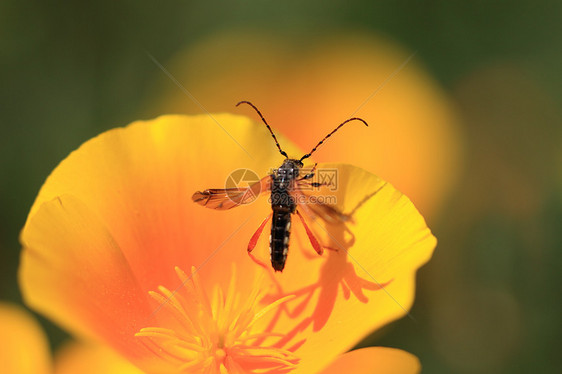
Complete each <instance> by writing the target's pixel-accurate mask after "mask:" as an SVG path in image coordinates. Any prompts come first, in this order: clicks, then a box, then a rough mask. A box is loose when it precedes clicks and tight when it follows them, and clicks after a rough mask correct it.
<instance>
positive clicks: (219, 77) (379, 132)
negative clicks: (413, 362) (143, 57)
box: [154, 30, 462, 217]
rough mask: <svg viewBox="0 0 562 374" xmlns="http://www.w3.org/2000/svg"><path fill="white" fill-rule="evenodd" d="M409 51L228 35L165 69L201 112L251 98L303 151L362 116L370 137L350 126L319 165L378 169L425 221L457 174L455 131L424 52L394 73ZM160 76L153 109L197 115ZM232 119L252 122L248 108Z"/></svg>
mask: <svg viewBox="0 0 562 374" xmlns="http://www.w3.org/2000/svg"><path fill="white" fill-rule="evenodd" d="M289 43H290V44H289ZM410 53H411V52H410V51H406V50H404V49H403V48H402V47H401V46H399V45H398V44H397V43H394V42H392V41H391V40H388V39H384V38H382V37H377V36H375V35H372V34H366V33H360V32H356V33H334V34H331V35H328V36H325V37H323V38H320V39H306V40H301V39H299V40H298V41H296V40H288V39H286V38H275V37H272V36H270V35H263V33H251V32H241V31H239V30H228V31H226V32H225V33H222V34H218V35H214V36H213V37H210V38H208V39H206V40H203V41H201V42H199V43H198V44H196V45H193V46H190V48H189V49H188V50H186V51H185V52H184V53H182V54H181V55H178V56H177V57H176V58H175V59H173V60H172V61H171V62H170V63H164V65H165V66H166V67H167V68H168V70H169V71H170V72H171V73H172V74H173V75H174V76H175V77H176V78H177V80H178V81H179V82H181V84H183V85H184V86H185V87H186V88H187V89H188V90H189V91H190V92H191V93H192V94H193V95H194V96H195V98H196V99H197V100H198V101H199V102H200V103H201V104H202V105H203V107H204V108H205V109H206V110H209V111H212V112H217V111H219V112H220V111H229V112H230V111H233V110H234V104H236V103H237V102H238V101H240V100H250V101H252V102H253V103H254V104H256V105H257V106H258V107H259V108H260V109H261V111H262V112H263V114H264V115H265V117H266V119H267V120H268V122H269V123H270V124H271V125H272V126H274V127H276V128H277V129H279V130H280V131H281V132H283V133H284V134H285V135H287V136H288V137H289V138H290V139H291V140H292V141H294V142H295V143H296V144H297V145H298V146H299V147H301V148H303V149H305V150H308V149H309V148H310V147H311V146H312V145H314V144H315V142H317V141H318V140H320V139H319V138H321V137H322V136H324V135H325V134H326V133H328V132H329V131H330V130H332V129H333V128H334V127H335V126H336V125H337V124H338V123H340V122H342V121H343V120H345V119H347V118H349V117H351V116H359V117H362V118H364V119H365V120H367V122H368V123H369V125H370V126H371V128H370V129H369V131H363V129H362V128H360V126H356V127H355V128H354V126H350V127H351V128H348V129H346V130H345V131H342V132H341V133H340V134H338V138H337V140H336V141H334V142H333V143H332V144H330V146H329V147H324V148H322V149H320V150H319V151H318V152H317V153H316V155H315V158H316V160H317V161H322V162H345V163H351V164H353V165H356V166H360V167H362V168H364V169H366V170H368V171H371V172H374V173H376V174H377V175H379V176H381V177H383V178H384V179H385V180H387V181H389V182H391V183H392V184H393V185H395V186H396V187H397V188H398V189H399V190H400V191H402V192H403V193H405V194H406V195H407V196H409V197H410V198H411V199H412V201H413V202H414V203H415V204H416V206H417V207H418V208H419V209H420V211H421V212H422V213H423V214H424V216H426V217H427V216H429V217H431V216H435V215H436V214H437V213H438V212H439V210H440V208H441V206H442V203H443V202H445V201H446V197H447V193H448V192H449V191H451V188H452V186H454V183H455V182H456V181H457V180H458V176H460V174H459V170H461V166H462V162H461V158H462V157H461V156H462V155H461V139H460V135H459V133H460V128H459V123H458V122H459V121H458V118H457V116H456V113H455V111H454V107H453V105H452V103H451V102H450V100H449V99H448V98H447V96H446V93H445V92H444V91H443V90H442V89H441V88H440V87H439V85H438V83H437V82H436V81H435V80H434V79H433V78H432V77H431V76H430V75H429V74H428V73H427V72H426V71H425V70H424V68H423V67H422V66H420V62H421V61H423V54H418V55H416V57H415V58H413V59H411V60H409V62H408V63H407V64H406V65H405V66H403V68H402V69H399V68H400V66H402V65H403V64H404V63H405V62H406V61H407V60H408V58H409V57H410ZM158 76H159V78H160V81H159V87H161V88H160V89H159V91H161V92H163V93H162V94H161V95H160V98H161V100H160V101H159V102H158V103H156V104H155V105H154V106H155V107H156V108H155V110H154V111H155V112H157V113H161V112H165V113H200V112H201V108H199V107H198V106H197V105H196V104H195V103H193V102H192V101H191V100H190V99H189V98H188V97H187V96H186V95H185V94H184V93H183V91H182V90H180V89H178V87H176V86H175V85H174V84H173V83H172V82H171V81H170V80H169V79H168V77H167V76H165V75H164V74H159V75H158ZM389 79H390V80H389ZM375 92H376V94H375V95H374V96H372V97H371V95H372V94H373V93H375ZM154 96H155V97H158V95H154ZM369 98H370V99H369ZM237 113H240V114H247V115H250V116H252V118H255V114H254V113H253V112H251V110H249V109H247V108H240V109H238V110H237Z"/></svg>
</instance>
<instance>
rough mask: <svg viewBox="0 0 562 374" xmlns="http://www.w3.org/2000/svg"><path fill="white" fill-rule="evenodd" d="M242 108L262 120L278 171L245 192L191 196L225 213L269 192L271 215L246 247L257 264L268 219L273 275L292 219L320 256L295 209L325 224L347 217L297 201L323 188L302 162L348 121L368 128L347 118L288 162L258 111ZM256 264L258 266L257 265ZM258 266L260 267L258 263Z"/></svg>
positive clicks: (214, 191) (315, 241)
mask: <svg viewBox="0 0 562 374" xmlns="http://www.w3.org/2000/svg"><path fill="white" fill-rule="evenodd" d="M241 104H247V105H249V106H251V107H252V108H253V109H254V110H255V111H256V113H257V114H258V115H259V117H260V118H261V120H262V122H263V123H264V124H265V126H266V127H267V129H268V130H269V132H270V133H271V136H272V137H273V140H274V141H275V145H276V146H277V148H278V150H279V152H280V153H281V155H283V156H284V157H285V160H284V161H283V163H282V164H281V166H279V167H278V168H277V169H274V170H273V172H272V173H271V174H270V175H268V176H266V177H264V178H262V179H261V180H260V181H259V182H256V183H254V184H252V185H250V186H248V187H246V188H222V189H206V190H204V191H197V192H195V193H194V194H193V196H192V199H193V201H194V202H196V203H197V204H200V205H202V206H205V207H207V208H211V209H218V210H226V209H231V208H235V207H237V206H240V205H243V204H248V203H250V202H252V201H253V200H254V198H255V197H256V196H257V195H259V194H260V193H262V192H265V191H271V198H270V201H271V210H272V213H271V214H269V215H268V217H266V218H265V219H264V221H263V222H262V223H261V224H260V226H259V227H258V229H257V230H256V232H255V233H254V235H253V236H252V238H251V239H250V242H249V243H248V254H250V256H251V257H252V259H254V261H256V262H258V261H257V260H256V259H255V258H254V257H253V256H252V255H251V252H252V250H253V249H254V247H255V246H256V244H257V242H258V239H259V237H260V235H261V233H262V232H263V229H264V227H265V225H266V224H267V222H268V221H269V220H270V219H271V235H270V237H269V249H270V257H271V265H272V267H273V269H274V270H275V271H279V272H281V271H283V269H284V268H285V263H286V261H287V254H288V251H289V239H290V235H291V223H292V220H291V218H292V215H293V214H296V215H297V216H298V217H299V218H300V220H301V222H302V224H303V226H304V228H305V231H306V234H307V236H308V238H309V240H310V243H311V244H312V247H313V248H314V250H315V251H316V252H317V253H318V254H319V255H322V253H323V247H322V245H321V244H320V243H319V242H318V239H316V237H315V236H314V234H313V233H312V231H311V230H310V228H309V227H308V225H307V224H306V221H305V219H304V217H303V216H302V214H301V212H300V211H299V209H298V207H299V206H300V207H302V208H303V210H307V212H308V213H309V214H311V215H316V216H319V217H320V218H323V219H324V220H327V221H334V220H335V221H345V220H346V219H347V218H348V217H347V216H346V215H345V214H343V213H340V212H338V211H337V209H335V208H334V207H332V206H329V205H325V204H320V203H317V204H308V205H311V206H305V205H304V203H303V202H302V201H300V200H302V199H298V198H299V197H303V196H305V192H304V190H306V189H310V187H312V188H314V187H321V186H322V185H323V184H322V183H319V182H311V181H310V180H311V179H312V178H313V177H314V175H315V171H316V164H315V165H314V167H313V168H312V169H311V170H310V171H309V172H308V173H306V174H305V175H302V174H303V173H302V171H303V168H304V163H303V160H306V159H307V158H309V157H310V156H311V155H312V154H313V153H314V152H315V151H316V150H317V149H318V147H320V146H321V145H322V144H323V143H324V142H325V141H326V139H328V138H329V137H330V136H332V135H333V134H334V133H335V132H336V131H338V130H339V129H340V128H341V127H342V126H344V125H345V124H346V123H348V122H351V121H360V122H362V123H363V124H365V126H368V124H367V122H365V121H364V120H363V119H361V118H358V117H352V118H349V119H347V120H345V121H343V122H342V123H340V124H339V125H338V126H337V127H336V128H335V129H334V130H333V131H332V132H330V133H329V134H328V135H326V136H325V137H324V138H323V139H322V140H320V142H318V144H316V146H314V148H312V150H311V151H310V152H308V153H307V154H305V155H303V156H302V157H301V158H300V159H295V158H290V157H289V156H288V155H287V153H286V152H285V151H284V150H283V149H282V148H281V146H280V145H279V141H278V140H277V137H276V136H275V134H274V132H273V130H272V129H271V127H270V126H269V124H268V123H267V121H266V120H265V118H264V117H263V115H262V114H261V112H260V111H259V110H258V108H257V107H256V106H255V105H254V104H252V103H251V102H249V101H240V102H239V103H238V104H236V106H239V105H241ZM258 263H259V262H258ZM260 265H261V263H260Z"/></svg>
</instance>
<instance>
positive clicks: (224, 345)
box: [135, 267, 299, 374]
mask: <svg viewBox="0 0 562 374" xmlns="http://www.w3.org/2000/svg"><path fill="white" fill-rule="evenodd" d="M176 273H177V275H178V277H179V278H180V280H181V284H182V286H181V288H180V289H179V290H176V291H174V292H172V291H170V290H168V289H167V288H165V287H163V286H160V287H158V292H154V291H152V292H150V296H152V297H153V298H154V299H155V300H156V301H157V302H158V303H159V304H160V305H161V307H160V309H159V311H158V314H159V315H158V316H157V317H158V320H159V321H162V322H160V323H158V325H159V326H155V327H145V328H142V329H141V330H140V331H139V332H138V333H137V334H135V336H137V337H139V338H141V339H143V342H144V343H145V344H146V345H147V346H148V347H149V348H150V349H151V350H152V351H153V352H156V353H157V354H158V355H160V356H161V357H162V358H163V359H165V360H167V361H169V362H171V363H172V364H173V365H174V366H175V367H176V368H177V371H178V372H180V373H199V372H201V373H221V374H222V373H276V372H282V373H287V372H289V371H291V370H292V369H293V368H295V367H296V364H297V363H298V362H299V358H298V357H297V356H296V355H295V354H294V353H293V352H292V351H291V350H288V349H283V347H282V346H279V344H276V343H278V342H279V340H280V338H281V337H282V336H283V334H278V333H274V332H272V331H271V329H272V327H269V328H267V329H265V330H264V331H256V330H257V329H258V328H256V322H257V321H258V320H259V319H261V318H262V317H263V316H264V315H265V314H267V313H268V312H270V311H272V310H274V309H276V308H277V307H279V306H280V305H281V304H283V303H285V302H286V301H288V300H290V299H292V298H293V296H287V297H283V298H280V299H278V300H276V301H274V302H272V303H271V304H269V305H267V306H265V307H262V308H259V303H260V302H262V301H263V296H261V295H260V294H259V287H254V289H255V291H254V292H252V293H251V294H250V296H249V297H248V298H247V299H246V300H241V295H240V293H239V292H237V291H236V283H237V282H236V275H235V272H234V271H233V275H232V279H231V282H230V283H229V287H228V290H227V291H226V293H224V292H223V290H222V288H221V287H220V286H216V287H215V289H214V292H213V293H212V298H209V297H208V294H207V293H206V292H205V290H204V289H203V287H201V284H200V279H199V277H198V275H197V274H196V270H195V269H192V272H191V275H190V276H188V275H187V274H185V273H184V272H183V271H182V270H180V269H179V268H177V267H176ZM258 284H259V283H258Z"/></svg>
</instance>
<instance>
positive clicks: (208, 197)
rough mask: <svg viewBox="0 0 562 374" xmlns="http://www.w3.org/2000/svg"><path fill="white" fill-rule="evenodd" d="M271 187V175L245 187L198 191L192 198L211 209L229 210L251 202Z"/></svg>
mask: <svg viewBox="0 0 562 374" xmlns="http://www.w3.org/2000/svg"><path fill="white" fill-rule="evenodd" d="M270 189H271V176H269V175H268V176H266V177H264V178H262V179H261V180H260V181H259V182H256V183H254V184H252V185H250V186H249V187H245V188H242V187H240V188H238V187H236V188H211V189H207V190H204V191H197V192H195V193H194V194H193V196H192V197H191V199H192V200H193V202H195V203H197V204H199V205H202V206H204V207H206V208H209V209H217V210H227V209H232V208H235V207H237V206H240V205H244V204H249V203H251V202H253V201H254V200H255V199H257V197H258V196H259V195H260V194H261V193H263V192H266V191H269V190H270Z"/></svg>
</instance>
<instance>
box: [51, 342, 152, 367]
mask: <svg viewBox="0 0 562 374" xmlns="http://www.w3.org/2000/svg"><path fill="white" fill-rule="evenodd" d="M76 373H81V374H101V373H103V374H143V372H142V371H141V370H140V369H139V368H137V367H136V366H133V365H132V364H131V363H130V362H128V361H126V360H124V359H123V358H122V357H121V356H119V355H118V354H116V353H115V352H113V351H111V350H109V349H108V348H106V347H103V346H99V345H91V344H86V343H78V342H72V343H67V344H66V345H65V346H63V347H62V348H60V349H59V350H58V351H57V354H56V357H55V374H76Z"/></svg>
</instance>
